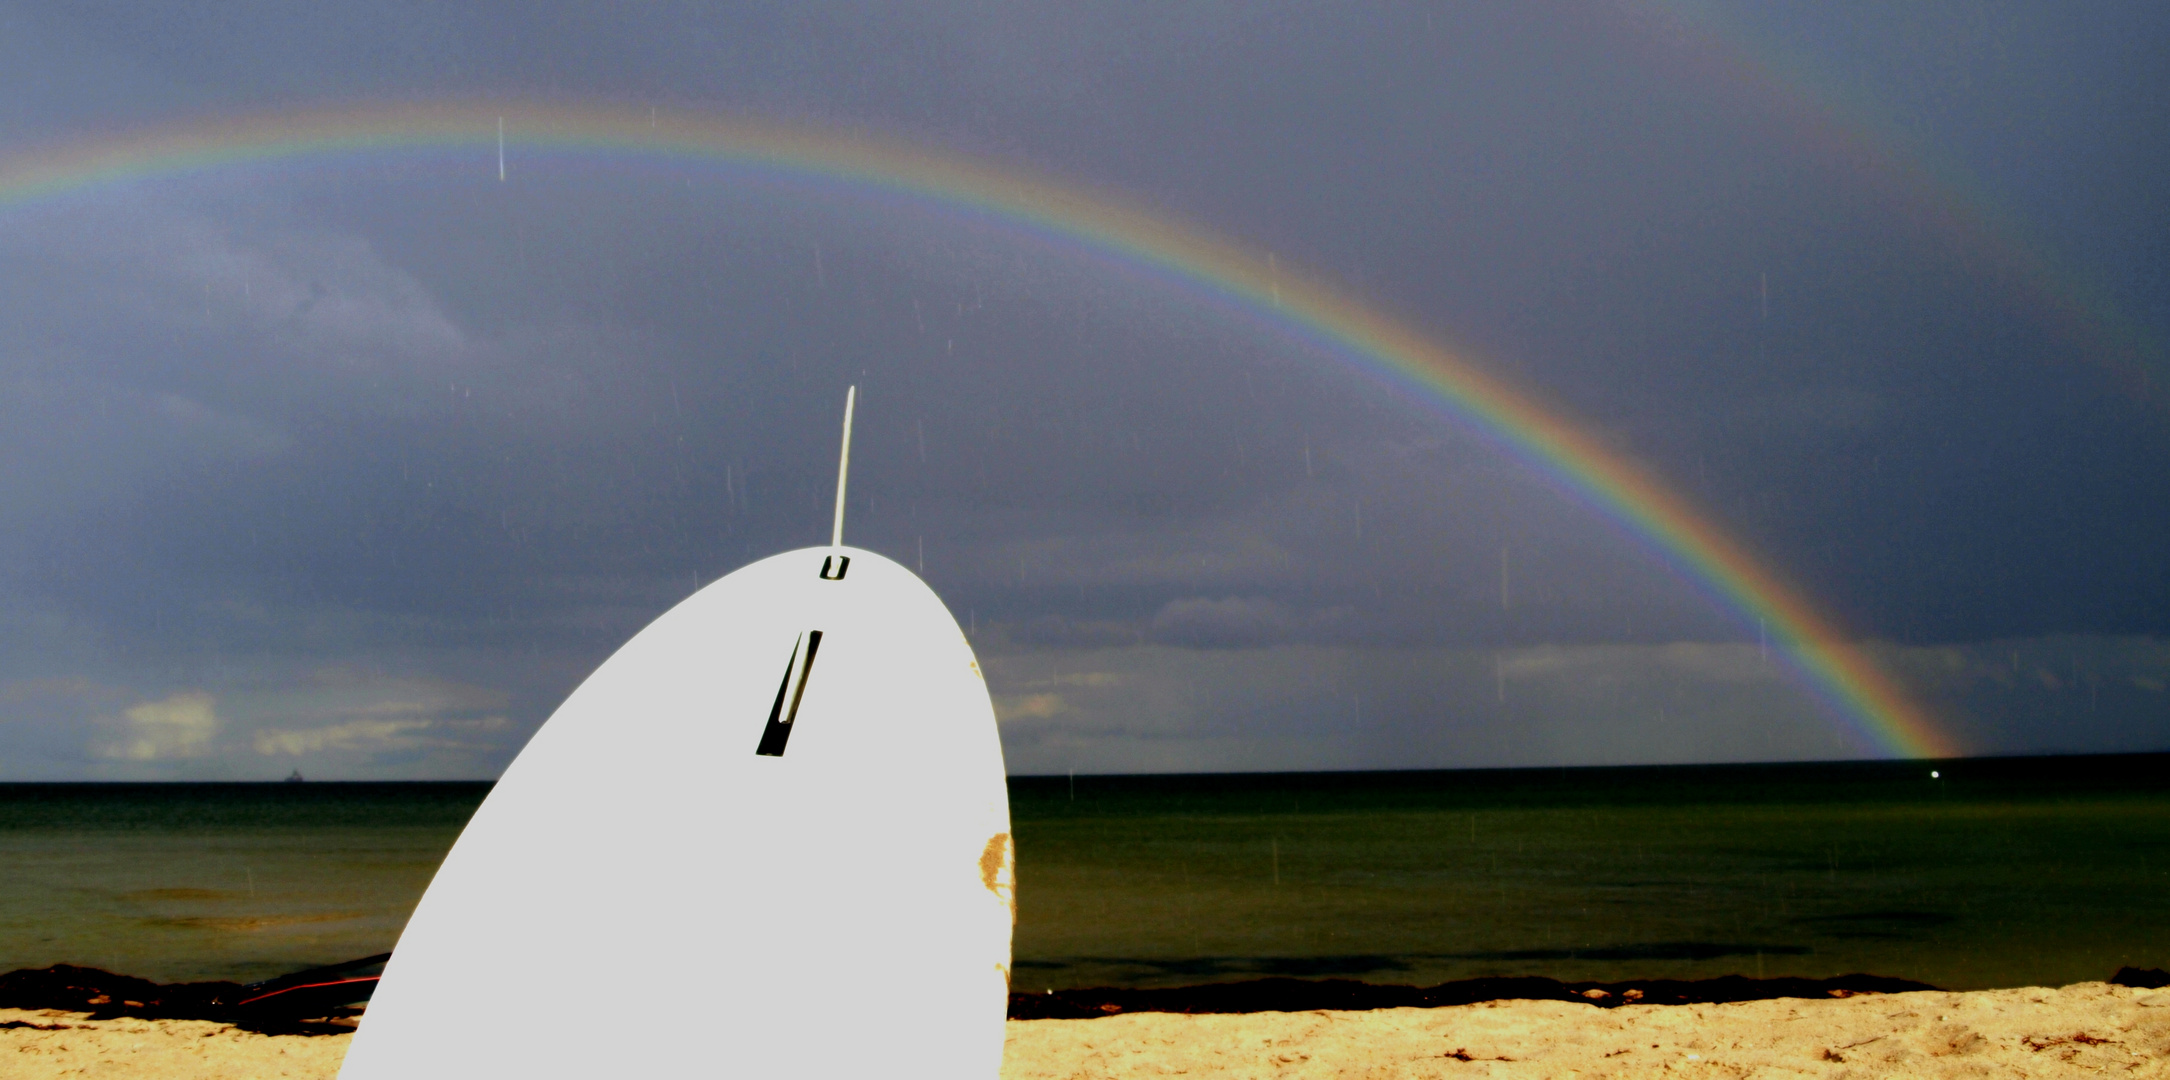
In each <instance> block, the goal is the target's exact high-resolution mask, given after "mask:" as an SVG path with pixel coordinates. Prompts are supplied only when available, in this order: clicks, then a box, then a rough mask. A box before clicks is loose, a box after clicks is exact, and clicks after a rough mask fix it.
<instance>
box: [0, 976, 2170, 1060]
mask: <svg viewBox="0 0 2170 1080" xmlns="http://www.w3.org/2000/svg"><path fill="white" fill-rule="evenodd" d="M351 1039H352V1036H351V1035H325V1036H308V1035H259V1034H255V1033H252V1032H246V1031H240V1030H237V1029H235V1028H233V1027H231V1026H228V1025H225V1024H218V1023H211V1022H207V1021H194V1020H133V1019H119V1020H88V1019H86V1018H85V1014H81V1013H65V1012H57V1011H41V1012H27V1011H21V1010H0V1076H5V1077H21V1078H24V1080H39V1078H44V1077H59V1076H89V1077H100V1076H111V1077H123V1076H129V1077H158V1078H172V1080H199V1078H200V1080H211V1078H217V1080H227V1078H234V1080H240V1078H244V1077H323V1078H329V1077H332V1076H334V1075H336V1074H337V1072H338V1068H339V1061H340V1058H341V1057H342V1056H343V1055H344V1054H345V1053H346V1047H347V1043H348V1042H349V1041H350V1040H351ZM908 1071H909V1070H900V1072H908ZM2105 1073H2107V1074H2110V1075H2115V1076H2129V1077H2158V1076H2170V990H2141V989H2134V988H2130V987H2123V986H2113V985H2110V984H2107V983H2079V984H2076V985H2073V986H2067V987H2064V988H2062V989H2055V990H2051V989H2042V988H2023V989H2017V990H1984V991H1975V992H1972V993H1944V992H1940V991H1929V992H1921V993H1909V994H1890V995H1862V996H1857V997H1849V998H1842V999H1823V1000H1814V999H1801V998H1779V999H1774V1000H1769V1001H1749V1002H1739V1003H1732V1004H1722V1005H1623V1006H1619V1007H1617V1008H1612V1009H1600V1008H1597V1007H1595V1006H1590V1005H1577V1004H1573V1003H1569V1002H1561V1001H1495V1002H1484V1003H1480V1004H1475V1005H1459V1006H1453V1007H1449V1008H1438V1009H1381V1010H1376V1011H1371V1012H1305V1013H1240V1014H1216V1015H1206V1016H1185V1015H1179V1014H1173V1013H1129V1014H1124V1015H1120V1016H1110V1017H1107V1018H1104V1019H1098V1020H1013V1021H1011V1022H1010V1025H1009V1043H1008V1049H1007V1051H1006V1052H1005V1055H1004V1060H1003V1065H1002V1075H1003V1077H1004V1078H1005V1080H1042V1078H1049V1080H1053V1078H1061V1080H1070V1078H1081V1080H1082V1078H1116V1077H1162V1076H1173V1075H1183V1076H1187V1077H1198V1078H1210V1077H1230V1078H1234V1077H1269V1076H1271V1077H1282V1076H1286V1077H1292V1078H1294V1077H1301V1078H1329V1077H1351V1078H1353V1077H1435V1076H1437V1077H1477V1076H1496V1077H1556V1076H1570V1075H1573V1076H1583V1077H1630V1076H1654V1075H1659V1074H1680V1075H1686V1076H1713V1077H1718V1076H1723V1077H1796V1076H1813V1077H1848V1076H1851V1077H1897V1076H1912V1077H1988V1076H2038V1077H2060V1076H2096V1075H2102V1074H2105Z"/></svg>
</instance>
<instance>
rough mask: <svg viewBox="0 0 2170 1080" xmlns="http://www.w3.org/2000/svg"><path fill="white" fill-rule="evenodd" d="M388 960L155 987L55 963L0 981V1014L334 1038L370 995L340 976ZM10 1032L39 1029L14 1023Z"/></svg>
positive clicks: (364, 986) (368, 984)
mask: <svg viewBox="0 0 2170 1080" xmlns="http://www.w3.org/2000/svg"><path fill="white" fill-rule="evenodd" d="M388 956H389V954H380V955H377V956H371V957H365V958H363V959H361V960H352V961H348V962H347V963H344V964H335V965H332V966H330V967H321V968H310V969H308V970H305V971H297V972H294V973H292V974H290V975H282V976H280V977H279V978H276V979H267V980H265V981H263V982H259V983H249V984H246V985H244V984H242V983H234V982H193V983H157V982H152V981H151V980H149V979H139V978H136V977H135V976H133V975H116V974H114V973H112V972H110V971H102V970H100V969H98V968H86V967H76V966H75V965H73V964H55V965H53V966H52V967H46V968H22V969H19V970H16V971H10V972H8V973H7V974H5V975H0V1009H23V1010H28V1011H42V1010H47V1009H56V1010H60V1011H64V1012H80V1013H89V1014H90V1018H91V1019H93V1020H112V1019H117V1018H119V1017H123V1016H131V1017H136V1018H139V1019H144V1020H212V1021H217V1022H219V1023H226V1024H232V1025H234V1026H235V1027H239V1028H244V1029H247V1030H250V1031H260V1032H263V1033H265V1034H296V1035H336V1034H339V1033H340V1032H346V1031H352V1030H354V1026H353V1023H352V1018H353V1017H354V1016H355V1015H356V1014H357V1013H359V1011H360V1010H359V1009H356V1008H353V1007H351V1006H352V1005H353V1004H354V1003H355V1002H356V1001H359V1000H365V999H366V998H367V997H368V992H369V990H372V989H374V983H375V980H374V979H373V978H364V979H346V978H342V976H347V975H351V974H353V973H355V972H357V971H370V970H374V969H375V968H377V967H381V966H382V964H383V962H384V961H385V959H387V958H388ZM11 1026H17V1027H21V1026H28V1027H38V1026H39V1025H36V1024H27V1025H26V1024H23V1023H22V1022H19V1021H18V1022H16V1023H14V1024H12V1025H11Z"/></svg>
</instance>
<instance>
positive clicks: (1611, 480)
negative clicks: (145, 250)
mask: <svg viewBox="0 0 2170 1080" xmlns="http://www.w3.org/2000/svg"><path fill="white" fill-rule="evenodd" d="M501 125H502V127H501ZM501 130H502V132H503V138H504V139H505V140H506V144H507V145H509V146H512V147H514V148H518V149H543V150H549V151H558V152H576V153H578V152H588V153H604V154H609V153H619V154H627V153H630V154H636V155H662V156H665V157H676V158H694V159H709V160H713V161H718V162H725V163H734V164H738V165H744V166H754V167H759V168H766V169H772V170H775V171H778V172H781V173H785V174H797V175H802V176H815V177H826V178H830V179H832V180H839V181H844V182H846V183H850V184H854V185H862V186H865V187H868V188H872V189H877V190H886V191H890V192H896V193H901V194H906V195H910V196H915V197H918V198H922V199H926V200H930V201H933V202H936V203H941V204H947V205H949V206H951V207H954V208H957V209H963V210H968V211H973V212H978V213H983V214H991V215H994V216H996V217H997V218H1000V219H1004V220H1006V221H1008V222H1009V223H1011V224H1013V225H1020V226H1025V227H1028V228H1030V229H1032V230H1034V231H1037V232H1040V233H1044V234H1051V235H1053V236H1056V237H1058V238H1062V239H1066V240H1068V241H1071V242H1073V243H1078V244H1083V245H1085V246H1087V247H1089V248H1092V249H1097V250H1098V251H1100V252H1102V253H1104V254H1110V255H1114V256H1116V257H1118V258H1120V259H1122V260H1124V261H1126V262H1131V263H1135V264H1141V265H1142V266H1144V267H1146V268H1149V269H1151V270H1154V271H1157V272H1159V273H1160V274H1162V275H1167V276H1172V277H1174V278H1177V279H1180V280H1182V281H1183V282H1185V283H1187V284H1189V285H1191V286H1193V287H1196V288H1200V289H1203V290H1205V291H1207V292H1209V293H1212V294H1217V295H1218V297H1219V298H1221V299H1223V300H1232V301H1235V302H1236V303H1238V304H1240V305H1241V306H1242V307H1244V308H1246V309H1250V310H1251V311H1253V312H1255V313H1258V314H1260V315H1262V316H1264V317H1268V318H1270V319H1273V320H1275V321H1277V322H1278V323H1279V324H1281V325H1282V326H1283V327H1284V328H1288V329H1294V330H1297V331H1299V332H1300V333H1301V334H1302V336H1304V337H1307V338H1309V339H1311V340H1312V341H1313V342H1315V343H1316V344H1319V345H1322V346H1325V347H1326V348H1328V349H1329V350H1330V351H1332V352H1334V353H1337V354H1339V355H1341V356H1343V357H1345V358H1347V359H1350V360H1353V361H1356V362H1358V363H1361V364H1364V365H1367V366H1370V367H1373V368H1375V369H1378V370H1380V371H1381V372H1382V373H1384V374H1387V375H1389V376H1391V377H1393V378H1395V379H1396V380H1397V381H1403V382H1409V383H1413V384H1416V385H1417V386H1419V387H1420V388H1422V389H1424V390H1426V391H1429V392H1430V393H1431V394H1432V395H1434V396H1436V397H1437V398H1438V399H1439V400H1440V401H1441V402H1442V403H1443V404H1445V405H1446V406H1447V407H1448V408H1449V409H1450V410H1451V411H1453V412H1454V413H1456V414H1458V415H1459V416H1461V417H1463V418H1465V419H1466V420H1468V421H1471V422H1473V423H1474V424H1475V425H1476V426H1478V427H1479V428H1480V429H1481V430H1483V431H1485V432H1486V433H1487V434H1489V435H1491V436H1492V437H1493V438H1495V439H1496V440H1497V441H1498V442H1500V443H1501V444H1503V445H1504V446H1505V447H1507V448H1508V449H1509V450H1510V451H1512V452H1514V453H1515V454H1516V455H1517V456H1519V457H1521V458H1523V459H1524V460H1526V461H1527V462H1529V463H1530V464H1532V465H1534V466H1536V467H1537V468H1539V469H1541V470H1543V471H1544V472H1546V473H1548V474H1550V475H1552V476H1553V477H1555V478H1556V479H1558V480H1560V481H1563V482H1564V483H1565V484H1566V485H1567V486H1569V487H1570V488H1571V489H1573V490H1574V491H1576V492H1578V493H1579V494H1580V495H1581V496H1582V497H1584V498H1586V499H1587V500H1589V501H1590V502H1591V503H1592V504H1593V505H1595V506H1596V507H1597V508H1598V509H1600V510H1601V511H1603V512H1604V513H1606V514H1607V515H1608V516H1610V517H1612V518H1614V519H1616V520H1618V521H1620V522H1622V523H1623V524H1625V525H1626V526H1627V527H1628V528H1629V529H1630V530H1631V531H1633V532H1634V533H1637V534H1639V535H1640V536H1642V537H1643V538H1644V539H1645V540H1647V541H1648V542H1650V543H1651V544H1652V545H1653V546H1654V547H1655V548H1656V549H1657V550H1658V551H1659V552H1660V553H1661V554H1662V555H1663V556H1664V557H1665V558H1666V559H1667V560H1668V561H1669V562H1671V563H1672V564H1673V565H1674V566H1675V567H1676V568H1677V569H1678V570H1680V571H1682V572H1683V573H1685V574H1686V575H1688V576H1689V577H1690V578H1691V579H1692V580H1695V581H1697V582H1698V584H1699V585H1701V586H1702V587H1704V588H1705V589H1707V590H1708V591H1710V592H1711V593H1713V594H1715V596H1716V597H1717V598H1718V599H1719V600H1720V601H1721V602H1722V603H1724V604H1725V605H1726V606H1728V607H1731V608H1733V609H1734V610H1735V611H1736V613H1737V614H1739V615H1740V616H1741V617H1742V618H1743V619H1744V621H1745V622H1753V623H1757V624H1759V625H1761V626H1764V627H1767V628H1768V630H1769V632H1770V635H1771V640H1772V641H1773V643H1774V644H1776V645H1777V646H1778V651H1779V653H1780V655H1782V656H1783V657H1785V658H1786V660H1787V661H1788V663H1789V664H1790V665H1791V666H1793V667H1794V668H1795V669H1797V670H1798V671H1799V672H1801V673H1802V674H1803V675H1804V676H1806V679H1807V682H1808V683H1809V685H1810V686H1811V687H1812V688H1813V689H1814V690H1815V691H1816V692H1817V694H1818V696H1819V697H1821V698H1823V699H1824V700H1825V701H1826V702H1827V703H1828V704H1829V705H1830V706H1832V707H1833V708H1834V709H1835V710H1836V711H1837V712H1838V714H1839V715H1840V716H1841V717H1843V718H1844V719H1846V720H1847V721H1848V722H1849V723H1851V724H1853V725H1854V726H1856V727H1857V728H1859V729H1860V731H1861V732H1862V733H1863V734H1864V735H1866V736H1868V737H1869V738H1870V739H1871V740H1872V741H1873V742H1874V743H1875V744H1876V745H1877V746H1878V747H1880V748H1881V749H1882V750H1884V751H1885V752H1887V753H1889V754H1892V755H1896V756H1903V757H1949V756H1955V755H1956V754H1957V753H1958V749H1957V746H1956V744H1955V743H1954V741H1953V740H1952V739H1950V738H1949V737H1948V736H1947V735H1946V734H1945V733H1944V732H1943V731H1942V730H1941V729H1940V728H1939V727H1938V726H1937V724H1936V723H1935V722H1934V720H1933V719H1932V718H1931V716H1930V715H1929V713H1928V712H1927V710H1925V709H1924V708H1923V707H1922V706H1921V705H1920V704H1919V703H1918V702H1915V701H1914V700H1912V699H1911V698H1910V697H1909V696H1908V695H1907V693H1906V692H1905V691H1904V690H1903V689H1901V688H1900V687H1899V686H1898V685H1897V684H1896V683H1895V682H1894V681H1893V680H1892V679H1891V678H1890V677H1889V676H1888V675H1886V674H1885V673H1884V672H1883V671H1882V670H1880V669H1879V668H1878V667H1877V666H1876V665H1875V664H1874V663H1873V662H1872V661H1871V660H1870V659H1869V658H1868V657H1867V656H1866V655H1864V654H1863V653H1862V652H1861V650H1859V649H1858V648H1856V647H1855V646H1854V645H1853V644H1852V643H1850V642H1849V641H1848V640H1847V639H1846V638H1845V636H1844V635H1843V634H1841V633H1840V632H1839V631H1838V629H1837V627H1835V626H1834V625H1833V624H1832V623H1831V622H1830V621H1829V620H1827V619H1826V618H1824V617H1823V616H1822V615H1820V614H1818V613H1817V612H1816V610H1815V609H1814V608H1813V607H1812V606H1811V605H1810V604H1809V603H1808V602H1807V600H1806V599H1804V598H1803V597H1802V596H1801V595H1799V593H1797V592H1796V591H1795V590H1794V589H1793V588H1791V587H1790V586H1788V585H1787V584H1786V583H1785V582H1783V581H1781V580H1779V578H1778V577H1777V576H1776V575H1774V574H1773V573H1772V572H1771V571H1770V570H1768V569H1767V568H1765V567H1764V566H1763V565H1762V564H1761V563H1759V562H1758V561H1757V560H1756V559H1754V558H1752V557H1751V556H1750V555H1749V554H1748V552H1747V551H1746V549H1744V548H1743V547H1742V546H1741V545H1740V544H1739V542H1737V541H1735V540H1734V539H1733V538H1732V537H1730V536H1728V535H1726V533H1725V532H1724V531H1723V530H1722V529H1720V528H1719V527H1718V526H1716V525H1715V524H1713V523H1711V522H1710V521H1709V520H1708V519H1707V518H1705V517H1704V516H1703V515H1702V514H1700V513H1698V512H1697V511H1696V510H1695V509H1694V508H1692V507H1691V506H1690V505H1689V504H1688V503H1687V501H1686V500H1684V499H1683V498H1682V497H1681V496H1679V495H1678V494H1676V493H1675V492H1673V491H1672V490H1671V489H1669V488H1667V487H1666V486H1665V485H1664V484H1662V483H1661V482H1660V481H1659V480H1658V479H1657V478H1656V477H1655V476H1652V475H1651V474H1650V473H1648V472H1647V471H1645V470H1644V469H1642V468H1641V467H1639V466H1637V465H1636V464H1634V463H1633V462H1631V461H1629V460H1627V459H1626V458H1624V457H1622V456H1621V455H1619V454H1617V453H1614V452H1613V451H1611V450H1608V449H1607V448H1606V447H1605V446H1604V445H1603V444H1602V443H1600V442H1599V441H1598V440H1596V439H1594V438H1592V437H1591V436H1589V435H1587V434H1585V433H1584V432H1583V431H1582V430H1580V429H1579V428H1578V427H1577V426H1576V425H1575V424H1573V423H1571V422H1570V421H1569V420H1567V419H1566V418H1565V417H1563V416H1562V415H1561V414H1560V413H1559V412H1557V411H1555V410H1553V409H1550V408H1547V407H1545V406H1543V405H1540V404H1539V403H1538V402H1537V401H1536V400H1534V399H1533V398H1531V397H1530V396H1529V395H1527V394H1526V393H1524V392H1521V391H1519V390H1516V389H1514V388H1512V387H1510V386H1508V385H1507V384H1506V383H1504V382H1502V381H1500V380H1499V379H1497V378H1495V377H1493V376H1492V375H1490V374H1488V373H1486V372H1485V371H1483V370H1482V369H1480V368H1478V367H1477V366H1476V365H1474V364H1471V363H1469V362H1468V361H1466V360H1463V359H1462V358H1460V357H1458V356H1456V355H1455V354H1454V353H1452V352H1450V351H1448V350H1447V349H1445V348H1443V347H1441V346H1439V345H1438V344H1436V343H1434V342H1432V341H1430V340H1428V339H1427V338H1426V337H1425V336H1424V335H1423V334H1421V333H1418V332H1417V331H1416V330H1414V329H1412V328H1411V327H1409V326H1406V325H1404V324H1403V323H1401V322H1400V321H1398V320H1396V319H1394V318H1391V317H1389V316H1388V315H1386V314H1385V313H1383V312H1381V311H1379V310H1377V309H1375V308H1372V307H1370V306H1368V305H1366V304H1364V303H1362V302H1360V301H1358V300H1357V299H1355V298H1354V297H1351V296H1349V295H1347V294H1346V293H1343V292H1341V291H1339V290H1337V289H1335V288H1333V287H1332V286H1330V285H1328V284H1325V283H1323V282H1320V281H1317V280H1315V279H1310V278H1307V277H1304V276H1302V275H1300V274H1297V273H1294V272H1292V271H1290V270H1289V269H1288V268H1286V267H1279V266H1276V265H1275V264H1274V262H1273V261H1272V260H1270V259H1268V258H1267V257H1265V256H1264V255H1262V254H1260V253H1258V252H1255V251H1251V250H1247V249H1245V248H1243V247H1241V246H1239V245H1237V244H1235V243H1232V242H1230V241H1227V240H1224V239H1220V238H1216V237H1213V236H1210V235H1207V234H1206V233H1204V232H1202V231H1200V230H1198V229H1196V228H1193V227H1191V226H1189V225H1186V224H1183V223H1181V222H1178V221H1175V220H1172V219H1170V218H1169V217H1166V216H1162V215H1158V214H1154V213H1150V212H1148V211H1144V210H1139V209H1135V208H1132V207H1128V206H1124V205H1122V204H1121V203H1118V202H1117V201H1115V200H1113V199H1110V198H1107V197H1104V196H1100V195H1095V194H1090V193H1087V192H1085V191H1082V190H1079V189H1077V188H1074V187H1070V186H1066V185H1064V184H1061V183H1059V182H1056V181H1053V180H1050V179H1047V178H1043V177H1036V176H1030V175H1027V174H1026V173H1024V172H1023V171H1021V170H1019V169H1017V168H1015V167H1011V166H997V165H994V164H990V163H987V162H984V161H978V160H974V159H971V158H967V157H964V156H960V155H956V154H950V153H940V152H936V151H932V150H929V149H927V148H925V147H921V146H914V145H911V144H906V143H901V142H896V141H891V140H886V139H881V138H876V137H871V136H866V135H863V134H857V133H840V132H835V131H826V130H820V129H815V128H811V127H803V126H789V125H781V124H773V123H764V122H759V121H749V120H741V119H727V118H721V117H717V116H713V115H707V114H691V115H689V114H686V113H657V112H651V111H648V110H633V109H623V108H602V107H594V106H581V105H534V104H521V105H511V104H505V105H498V104H459V105H447V104H428V105H408V106H372V107H358V108H336V109H318V110H309V111H300V112H283V113H269V114H252V115H242V116H227V117H217V118H210V119H198V120H192V121H186V122H181V123H176V124H172V125H169V126H164V127H159V128H153V129H149V130H144V131H138V132H132V133H127V134H120V135H107V136H104V137H99V138H91V139H86V140H81V141H77V142H73V143H65V144H60V145H54V146H48V147H42V148H38V149H34V150H30V151H27V152H24V151H17V152H13V153H11V154H9V156H8V157H7V158H5V159H0V207H4V206H19V205H21V204H23V203H27V202H33V201H36V200H39V199H41V198H46V197H51V196H57V195H61V194H65V193H70V192H79V191H82V190H84V189H89V188H96V187H98V186H100V185H105V184H118V183H126V182H130V181H135V180H139V179H145V178H150V177H155V176H168V175H173V174H185V173H189V172H194V171H204V170H210V169H216V168H220V167H225V166H232V165H241V164H248V163H260V162H270V161H279V160H292V159H306V158H316V157H336V156H341V155H353V154H367V153H376V152H391V151H412V150H416V149H427V148H431V147H438V148H447V149H450V148H469V147H472V148H476V149H486V148H490V147H494V146H496V145H498V141H499V139H500V134H499V133H500V131H501ZM516 164H517V163H516ZM477 167H478V169H483V168H487V169H492V170H494V169H495V167H496V158H495V157H494V156H493V157H492V158H490V160H489V161H488V162H487V163H484V162H482V161H481V160H480V159H479V158H478V162H477Z"/></svg>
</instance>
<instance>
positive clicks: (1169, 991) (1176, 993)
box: [1010, 975, 1937, 1020]
mask: <svg viewBox="0 0 2170 1080" xmlns="http://www.w3.org/2000/svg"><path fill="white" fill-rule="evenodd" d="M1935 989H1937V987H1934V986H1931V985H1929V984H1928V983H1922V982H1914V981H1913V980H1911V979H1894V978H1889V977H1886V976H1882V975H1840V976H1838V977H1837V978H1832V979H1793V978H1787V979H1751V978H1747V977H1745V976H1741V975H1727V976H1723V977H1721V978H1716V979H1693V980H1685V979H1640V980H1632V981H1629V982H1615V983H1599V982H1561V981H1559V980H1558V979H1546V978H1540V977H1535V976H1531V977H1522V978H1492V979H1463V980H1461V981H1459V982H1449V983H1441V984H1439V985H1438V986H1378V985H1374V984H1372V983H1363V982H1357V981H1355V980H1353V979H1252V980H1249V981H1247V982H1228V983H1210V984H1207V985H1204V986H1180V987H1168V988H1163V989H1151V990H1139V989H1131V988H1127V987H1110V986H1100V987H1092V988H1090V989H1084V990H1056V991H1052V992H1048V993H1040V994H1030V993H1013V994H1011V995H1010V1019H1012V1020H1083V1019H1090V1018H1093V1017H1100V1016H1113V1015H1115V1014H1117V1013H1126V1012H1171V1013H1249V1012H1310V1011H1313V1010H1317V1009H1334V1010H1343V1011H1361V1010H1368V1009H1404V1008H1407V1009H1433V1008H1439V1007H1441V1006H1445V1005H1473V1004H1476V1003H1478V1002H1482V1001H1507V1000H1517V1001H1573V1002H1579V1003H1582V1004H1585V1005H1596V1006H1599V1007H1602V1008H1613V1007H1616V1006H1620V1005H1705V1004H1716V1003H1719V1002H1728V1001H1763V1000H1766V999H1770V998H1830V997H1852V996H1854V995H1856V994H1901V993H1907V992H1910V991H1915V990H1935Z"/></svg>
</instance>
